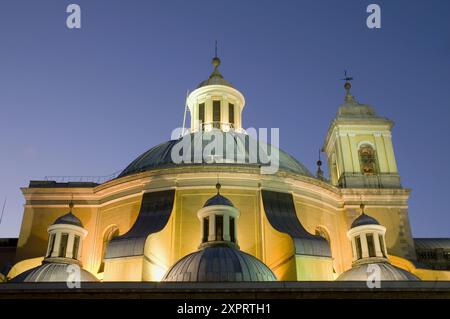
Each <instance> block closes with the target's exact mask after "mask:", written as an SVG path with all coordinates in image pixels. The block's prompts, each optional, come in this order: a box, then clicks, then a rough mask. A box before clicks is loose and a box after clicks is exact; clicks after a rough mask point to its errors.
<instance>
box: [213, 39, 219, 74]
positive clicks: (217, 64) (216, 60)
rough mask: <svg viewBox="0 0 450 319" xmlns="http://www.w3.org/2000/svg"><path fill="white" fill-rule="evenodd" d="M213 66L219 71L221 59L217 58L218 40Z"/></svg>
mask: <svg viewBox="0 0 450 319" xmlns="http://www.w3.org/2000/svg"><path fill="white" fill-rule="evenodd" d="M212 65H213V66H214V70H217V68H218V67H219V65H220V59H219V57H218V56H217V40H216V45H215V49H214V58H213V59H212Z"/></svg>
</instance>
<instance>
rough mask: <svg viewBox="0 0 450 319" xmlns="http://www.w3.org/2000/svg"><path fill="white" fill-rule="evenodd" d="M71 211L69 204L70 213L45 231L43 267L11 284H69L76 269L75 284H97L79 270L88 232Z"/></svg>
mask: <svg viewBox="0 0 450 319" xmlns="http://www.w3.org/2000/svg"><path fill="white" fill-rule="evenodd" d="M73 207H74V204H73V201H70V203H69V208H70V210H69V212H68V213H67V214H65V215H63V216H61V217H59V218H57V219H56V220H55V222H54V223H53V224H52V225H50V226H49V227H48V229H47V231H48V234H49V240H48V246H47V253H46V254H45V257H44V260H43V261H42V264H41V265H39V266H37V267H34V268H31V269H29V270H27V271H24V272H23V273H21V274H19V275H18V276H16V277H14V278H13V280H12V282H66V283H67V282H72V281H74V280H75V279H76V277H72V275H71V274H74V271H75V269H76V268H78V267H79V277H78V279H76V280H79V281H80V282H95V281H98V280H97V278H96V277H95V276H94V275H93V274H91V273H90V272H89V271H87V270H85V269H83V268H81V262H80V256H81V247H82V242H83V239H84V238H85V237H86V235H87V233H88V232H87V230H86V229H84V228H83V224H82V223H81V221H80V220H79V219H78V218H77V217H76V216H75V215H74V214H73V213H72V209H73ZM71 267H72V268H71Z"/></svg>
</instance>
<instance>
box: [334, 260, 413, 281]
mask: <svg viewBox="0 0 450 319" xmlns="http://www.w3.org/2000/svg"><path fill="white" fill-rule="evenodd" d="M372 264H375V265H377V266H379V267H380V275H381V278H380V280H381V281H418V280H420V279H419V278H417V277H416V276H414V275H413V274H411V273H410V272H408V271H406V270H403V269H401V268H398V267H395V266H393V265H391V264H389V263H387V262H381V263H372ZM372 264H371V263H364V264H361V265H357V266H354V267H352V268H351V269H349V270H347V271H346V272H344V273H342V274H341V275H340V276H339V277H338V278H337V279H336V280H339V281H367V280H368V279H369V276H371V275H372V273H373V270H372V271H368V270H369V269H368V267H369V265H372Z"/></svg>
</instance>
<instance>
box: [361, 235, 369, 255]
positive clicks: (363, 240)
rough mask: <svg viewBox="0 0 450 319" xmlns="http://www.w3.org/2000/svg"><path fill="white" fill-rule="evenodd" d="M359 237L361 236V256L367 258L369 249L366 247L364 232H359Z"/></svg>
mask: <svg viewBox="0 0 450 319" xmlns="http://www.w3.org/2000/svg"><path fill="white" fill-rule="evenodd" d="M360 238H361V250H362V258H368V257H369V249H368V248H367V238H366V234H365V233H363V234H361V235H360Z"/></svg>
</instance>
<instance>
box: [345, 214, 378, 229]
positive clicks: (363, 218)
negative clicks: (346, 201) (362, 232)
mask: <svg viewBox="0 0 450 319" xmlns="http://www.w3.org/2000/svg"><path fill="white" fill-rule="evenodd" d="M363 225H380V223H379V222H378V220H376V219H375V218H373V217H370V216H369V215H366V214H364V213H362V214H361V215H359V216H358V218H356V219H355V220H354V221H353V223H352V226H351V228H355V227H358V226H363Z"/></svg>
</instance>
